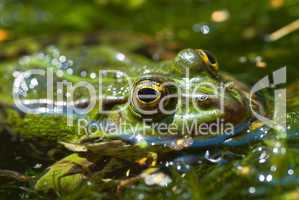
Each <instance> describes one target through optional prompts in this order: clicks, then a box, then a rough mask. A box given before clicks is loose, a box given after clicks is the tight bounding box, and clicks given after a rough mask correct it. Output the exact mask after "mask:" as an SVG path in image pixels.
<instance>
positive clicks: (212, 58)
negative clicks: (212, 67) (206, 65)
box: [204, 50, 217, 64]
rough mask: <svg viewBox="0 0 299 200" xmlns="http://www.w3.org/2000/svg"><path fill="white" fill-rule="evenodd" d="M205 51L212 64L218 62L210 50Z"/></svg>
mask: <svg viewBox="0 0 299 200" xmlns="http://www.w3.org/2000/svg"><path fill="white" fill-rule="evenodd" d="M204 52H205V53H206V55H207V56H208V58H209V61H210V63H211V64H215V63H216V62H217V61H216V59H215V57H214V56H213V55H212V54H211V53H210V52H208V51H206V50H205V51H204Z"/></svg>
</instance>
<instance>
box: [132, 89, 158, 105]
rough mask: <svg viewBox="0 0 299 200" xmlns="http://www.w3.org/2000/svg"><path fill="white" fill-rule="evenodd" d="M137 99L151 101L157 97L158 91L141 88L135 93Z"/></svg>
mask: <svg viewBox="0 0 299 200" xmlns="http://www.w3.org/2000/svg"><path fill="white" fill-rule="evenodd" d="M137 95H138V99H139V100H141V101H143V102H145V103H152V102H154V101H155V100H156V99H158V98H159V96H160V95H159V92H157V91H156V90H154V89H153V88H142V89H140V90H139V91H138V93H137Z"/></svg>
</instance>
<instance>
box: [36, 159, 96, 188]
mask: <svg viewBox="0 0 299 200" xmlns="http://www.w3.org/2000/svg"><path fill="white" fill-rule="evenodd" d="M90 165H92V163H90V162H89V161H87V159H85V158H81V157H80V156H79V155H78V154H72V155H70V156H68V157H66V158H64V159H63V160H61V161H59V162H57V163H56V164H54V165H53V166H52V167H51V168H50V169H49V171H48V172H47V173H46V174H45V175H44V176H42V177H41V178H40V179H39V180H38V181H37V183H36V185H35V189H36V190H37V191H40V192H44V193H48V192H51V191H52V192H53V191H55V192H58V193H69V192H72V191H74V190H75V189H76V188H78V187H79V186H80V185H81V184H82V183H83V182H84V179H86V177H85V175H84V169H87V168H88V167H89V166H90Z"/></svg>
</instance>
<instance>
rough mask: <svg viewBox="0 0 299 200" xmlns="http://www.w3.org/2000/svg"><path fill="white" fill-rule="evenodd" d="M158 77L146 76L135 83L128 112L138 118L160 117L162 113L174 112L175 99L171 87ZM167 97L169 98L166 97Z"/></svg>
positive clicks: (173, 90)
mask: <svg viewBox="0 0 299 200" xmlns="http://www.w3.org/2000/svg"><path fill="white" fill-rule="evenodd" d="M170 83H171V82H168V81H167V80H166V79H165V78H161V77H160V76H158V77H157V76H153V75H147V76H145V77H142V78H141V79H140V80H139V81H137V82H135V84H134V85H133V88H132V92H131V98H130V99H131V101H130V110H131V111H133V113H134V114H136V115H137V116H139V117H152V116H155V115H159V116H162V115H163V114H165V113H162V111H165V110H166V111H169V110H174V108H175V106H176V102H177V97H173V96H170V95H172V94H173V93H175V92H176V89H174V88H173V85H171V84H170ZM168 95H169V96H168Z"/></svg>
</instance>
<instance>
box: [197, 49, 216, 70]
mask: <svg viewBox="0 0 299 200" xmlns="http://www.w3.org/2000/svg"><path fill="white" fill-rule="evenodd" d="M196 51H197V52H198V54H199V56H200V57H201V59H202V60H203V62H204V63H205V64H206V65H207V66H209V67H210V68H211V69H212V70H213V71H214V72H218V70H219V66H218V62H217V60H216V58H215V56H213V54H212V53H211V52H209V51H207V50H202V49H197V50H196Z"/></svg>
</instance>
